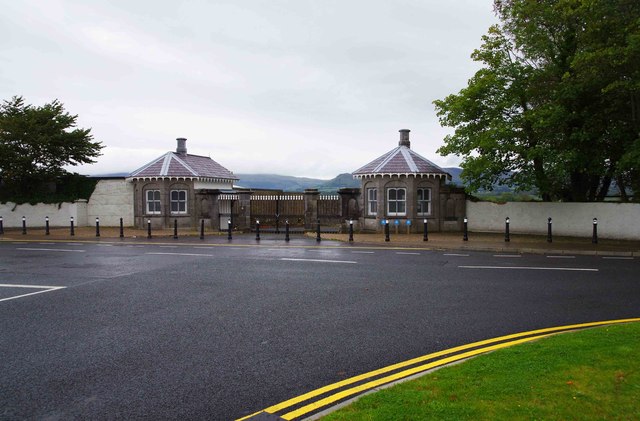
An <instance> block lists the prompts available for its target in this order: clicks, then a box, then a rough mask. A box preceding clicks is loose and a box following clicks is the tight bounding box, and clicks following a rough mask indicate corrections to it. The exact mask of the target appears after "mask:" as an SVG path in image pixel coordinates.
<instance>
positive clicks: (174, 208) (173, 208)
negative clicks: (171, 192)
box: [171, 202, 178, 212]
mask: <svg viewBox="0 0 640 421" xmlns="http://www.w3.org/2000/svg"><path fill="white" fill-rule="evenodd" d="M171 212H178V202H171Z"/></svg>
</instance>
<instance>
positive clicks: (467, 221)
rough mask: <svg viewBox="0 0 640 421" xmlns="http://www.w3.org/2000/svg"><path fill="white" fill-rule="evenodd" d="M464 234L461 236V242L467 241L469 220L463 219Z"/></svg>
mask: <svg viewBox="0 0 640 421" xmlns="http://www.w3.org/2000/svg"><path fill="white" fill-rule="evenodd" d="M463 221H464V232H463V234H462V241H469V220H468V219H467V218H464V220H463Z"/></svg>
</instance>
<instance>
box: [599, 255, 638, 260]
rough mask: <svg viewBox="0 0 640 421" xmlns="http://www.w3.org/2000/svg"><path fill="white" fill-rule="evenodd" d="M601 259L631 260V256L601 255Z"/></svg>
mask: <svg viewBox="0 0 640 421" xmlns="http://www.w3.org/2000/svg"><path fill="white" fill-rule="evenodd" d="M602 258H603V259H610V260H633V257H620V256H603V257H602Z"/></svg>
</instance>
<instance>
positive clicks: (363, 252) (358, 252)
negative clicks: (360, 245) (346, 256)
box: [351, 251, 375, 254]
mask: <svg viewBox="0 0 640 421" xmlns="http://www.w3.org/2000/svg"><path fill="white" fill-rule="evenodd" d="M351 253H354V254H374V253H375V251H352V252H351Z"/></svg>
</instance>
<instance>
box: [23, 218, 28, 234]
mask: <svg viewBox="0 0 640 421" xmlns="http://www.w3.org/2000/svg"><path fill="white" fill-rule="evenodd" d="M26 234H27V218H25V217H24V216H23V217H22V235H26Z"/></svg>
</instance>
